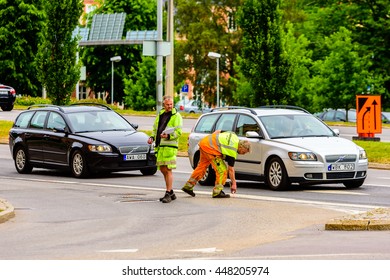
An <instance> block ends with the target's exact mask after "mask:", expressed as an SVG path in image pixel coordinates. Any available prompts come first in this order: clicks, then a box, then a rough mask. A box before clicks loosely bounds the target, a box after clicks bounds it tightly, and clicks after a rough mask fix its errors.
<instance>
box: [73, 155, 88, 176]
mask: <svg viewBox="0 0 390 280" xmlns="http://www.w3.org/2000/svg"><path fill="white" fill-rule="evenodd" d="M70 169H71V170H72V173H73V176H74V177H76V178H86V177H88V175H89V170H88V166H87V161H86V159H85V156H84V155H83V153H82V152H81V151H79V150H77V151H75V152H74V153H73V154H72V158H71V161H70Z"/></svg>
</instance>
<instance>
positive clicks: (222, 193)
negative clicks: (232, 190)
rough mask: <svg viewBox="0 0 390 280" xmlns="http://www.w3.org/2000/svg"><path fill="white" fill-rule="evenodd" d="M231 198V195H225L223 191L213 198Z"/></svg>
mask: <svg viewBox="0 0 390 280" xmlns="http://www.w3.org/2000/svg"><path fill="white" fill-rule="evenodd" d="M229 197H230V194H226V193H224V192H223V191H221V192H220V193H219V194H217V195H213V198H229Z"/></svg>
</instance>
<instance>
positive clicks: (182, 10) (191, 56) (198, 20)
mask: <svg viewBox="0 0 390 280" xmlns="http://www.w3.org/2000/svg"><path fill="white" fill-rule="evenodd" d="M242 2H243V1H242V0H221V1H212V0H203V1H197V0H177V1H176V14H175V22H176V25H175V26H176V31H177V33H178V36H179V38H178V40H177V42H176V44H175V69H176V70H177V71H176V73H175V84H180V83H182V82H183V81H185V80H187V79H188V80H190V81H191V83H192V85H193V86H194V93H195V95H196V96H197V97H198V98H200V96H201V95H203V97H204V99H205V100H206V101H208V102H209V103H211V104H216V75H217V74H218V75H220V90H221V92H220V94H219V96H220V99H222V101H226V102H228V103H231V102H232V86H233V84H230V83H229V79H228V78H229V77H231V76H235V70H234V68H233V65H234V63H235V60H236V57H237V54H238V52H239V49H240V39H239V38H240V36H241V35H240V34H241V32H240V30H239V29H237V27H236V21H235V17H236V12H237V9H238V7H239V6H240V5H241V3H242ZM209 52H216V53H219V54H221V58H220V64H219V65H220V67H219V70H220V73H216V61H215V60H213V59H211V58H209V57H208V56H207V55H208V53H209Z"/></svg>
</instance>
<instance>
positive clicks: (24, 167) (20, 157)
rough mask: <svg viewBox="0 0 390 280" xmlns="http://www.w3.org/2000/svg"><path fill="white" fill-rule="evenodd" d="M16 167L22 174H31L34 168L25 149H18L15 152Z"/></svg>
mask: <svg viewBox="0 0 390 280" xmlns="http://www.w3.org/2000/svg"><path fill="white" fill-rule="evenodd" d="M15 167H16V171H18V172H19V173H21V174H27V173H31V171H32V169H33V167H32V166H31V164H30V162H29V161H28V157H27V153H26V150H25V148H23V147H17V148H16V151H15Z"/></svg>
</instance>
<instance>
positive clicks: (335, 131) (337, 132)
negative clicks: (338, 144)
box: [333, 128, 340, 136]
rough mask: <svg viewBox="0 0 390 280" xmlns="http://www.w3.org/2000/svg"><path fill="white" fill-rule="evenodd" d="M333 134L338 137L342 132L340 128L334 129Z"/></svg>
mask: <svg viewBox="0 0 390 280" xmlns="http://www.w3.org/2000/svg"><path fill="white" fill-rule="evenodd" d="M333 132H334V133H335V134H336V135H337V136H340V130H339V129H338V128H335V129H333Z"/></svg>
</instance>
